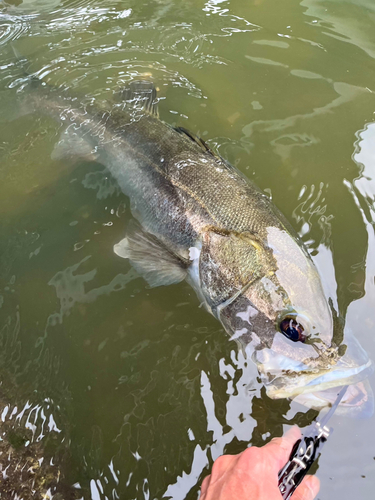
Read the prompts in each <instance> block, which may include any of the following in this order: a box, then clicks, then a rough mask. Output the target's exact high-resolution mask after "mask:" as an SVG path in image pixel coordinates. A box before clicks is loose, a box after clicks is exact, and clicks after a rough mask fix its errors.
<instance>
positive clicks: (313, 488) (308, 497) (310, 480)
mask: <svg viewBox="0 0 375 500" xmlns="http://www.w3.org/2000/svg"><path fill="white" fill-rule="evenodd" d="M319 489H320V481H319V479H318V478H317V477H316V476H306V477H305V479H304V480H303V481H302V483H301V484H300V485H299V486H298V488H297V489H296V491H295V492H294V493H293V500H314V498H315V497H316V495H317V494H318V493H319Z"/></svg>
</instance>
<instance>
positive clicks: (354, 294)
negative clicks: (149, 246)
mask: <svg viewBox="0 0 375 500" xmlns="http://www.w3.org/2000/svg"><path fill="white" fill-rule="evenodd" d="M11 44H12V45H13V46H14V47H15V48H16V49H17V51H18V52H20V53H21V54H22V56H23V57H27V59H28V61H29V70H30V71H31V72H35V73H37V74H38V75H39V76H40V77H41V78H43V79H44V81H45V82H47V83H48V84H50V85H53V86H55V87H59V88H60V91H61V93H64V94H67V95H68V94H69V93H70V92H72V93H75V94H77V95H80V96H82V100H83V101H85V100H86V102H95V101H96V102H98V103H100V102H103V101H104V100H111V99H113V96H114V93H116V92H117V91H118V90H119V89H121V88H123V87H124V86H125V85H126V82H128V81H131V80H133V79H138V78H142V77H147V78H152V79H153V80H154V82H155V84H156V85H157V87H158V88H159V96H160V104H159V109H160V116H161V118H162V119H163V120H165V121H167V122H168V123H171V124H174V125H179V126H184V127H186V128H188V129H190V130H191V131H193V132H195V133H197V134H198V135H200V136H201V137H203V138H204V139H205V140H206V141H207V142H208V144H209V145H210V146H211V147H212V148H213V149H215V150H216V151H218V152H219V153H220V154H221V155H222V156H224V157H225V158H227V159H228V160H229V161H230V162H231V163H233V164H234V165H236V166H237V168H239V169H240V170H241V171H242V172H243V173H245V174H246V175H247V176H249V177H250V178H251V179H252V180H253V181H254V182H256V184H258V186H260V187H261V188H262V189H264V190H265V191H266V192H267V193H269V194H270V195H271V196H272V198H273V200H274V202H275V203H276V205H277V206H278V207H279V208H280V209H281V210H282V212H283V213H284V214H285V215H286V216H287V218H288V219H289V220H290V222H291V223H292V224H293V225H294V227H295V228H296V229H297V230H298V231H299V233H300V235H301V236H302V238H303V240H304V242H305V243H306V245H307V247H308V248H309V251H310V252H311V254H312V256H313V258H314V261H315V263H316V265H317V266H318V268H319V270H320V272H321V273H322V277H323V281H324V286H325V287H326V290H327V293H329V294H330V295H331V296H332V297H333V298H334V301H335V303H336V304H337V307H338V309H339V310H340V312H341V314H342V315H343V316H345V317H346V322H347V325H348V326H350V328H351V329H352V330H353V331H354V332H355V334H356V336H357V338H358V339H359V340H360V342H361V344H362V345H363V347H364V348H365V349H366V350H367V351H368V352H369V354H370V356H371V357H372V358H375V328H374V327H375V308H374V303H375V284H374V276H375V238H374V222H375V210H374V199H375V94H374V92H375V83H374V82H375V64H374V57H375V5H374V3H373V2H372V1H370V0H348V1H346V2H343V1H340V0H322V1H317V0H302V1H300V2H299V1H297V0H291V1H289V2H280V1H279V0H248V1H246V2H244V1H241V0H231V1H220V0H208V1H206V2H204V1H203V0H185V1H183V2H182V1H179V0H148V1H144V2H140V1H139V0H138V1H136V0H133V1H131V0H129V1H125V0H121V1H120V0H118V1H116V0H94V1H90V2H89V1H88V0H63V1H59V0H44V1H40V0H25V1H24V2H22V0H9V1H8V2H7V3H4V2H3V3H1V2H0V106H1V109H2V112H1V116H0V346H1V349H0V374H1V380H2V385H1V387H0V405H1V407H0V412H1V419H2V421H3V426H4V429H5V430H4V432H5V431H7V432H8V430H9V429H12V428H13V427H14V429H16V430H17V433H18V434H19V433H20V432H21V431H20V430H19V428H21V429H24V435H22V436H21V438H22V439H19V440H18V441H17V443H18V447H17V446H16V444H17V443H15V441H14V443H13V444H14V446H15V447H16V448H17V449H18V450H20V449H21V451H22V450H23V448H27V447H29V449H32V450H33V453H34V454H35V456H36V458H38V456H39V455H40V456H45V457H46V458H45V460H44V463H47V461H48V460H49V461H50V460H51V459H52V462H51V463H53V464H55V466H56V469H53V470H52V471H50V470H48V473H49V474H51V476H52V477H55V478H56V477H57V476H58V472H57V470H59V471H60V479H59V483H60V486H59V487H60V490H61V492H62V493H61V494H62V495H63V497H64V498H69V495H70V496H71V497H73V496H74V493H72V489H71V487H72V486H73V490H76V492H77V495H76V496H77V498H82V497H83V498H85V499H86V498H92V499H95V500H96V499H99V498H103V499H104V498H108V499H117V498H126V499H133V498H134V499H142V500H143V499H160V498H162V497H165V498H172V499H173V500H182V499H184V498H187V499H196V498H197V497H198V491H199V485H200V483H201V481H202V479H203V477H204V476H205V475H207V474H208V472H209V470H210V466H211V464H212V461H213V460H214V459H215V458H217V457H218V456H219V455H220V454H222V453H224V452H225V453H237V452H239V451H242V450H243V449H245V448H246V447H247V446H248V445H249V444H253V445H262V444H264V443H266V442H267V441H268V440H270V439H271V438H272V437H274V436H277V435H281V434H282V432H283V431H285V430H286V429H287V427H288V426H289V425H292V424H294V423H298V424H299V425H300V426H305V425H308V424H309V423H310V422H311V420H312V418H313V417H314V416H315V415H316V413H315V412H313V411H306V409H304V408H303V407H301V406H297V405H293V404H290V402H288V401H272V400H270V399H268V398H267V397H266V395H265V393H264V390H263V389H262V386H261V385H260V383H259V381H258V379H257V372H256V370H255V368H254V366H253V365H252V364H251V363H250V364H248V363H247V362H246V361H245V360H244V359H243V356H242V355H241V354H240V353H238V351H237V348H236V345H235V344H234V343H231V342H230V341H229V340H228V337H227V336H226V335H225V333H224V331H223V329H222V328H221V326H220V324H219V323H218V322H217V321H216V320H215V319H214V318H213V317H210V316H209V315H208V314H207V313H206V312H205V311H204V310H203V309H202V308H199V301H198V299H197V298H196V296H195V294H194V292H193V291H192V289H191V288H190V287H189V285H187V284H186V283H181V284H179V285H174V286H170V287H162V288H160V289H149V288H148V287H147V286H146V283H145V282H144V281H143V280H142V279H141V278H139V277H138V276H137V274H136V273H135V272H134V271H133V270H132V269H131V267H130V266H129V264H128V262H126V261H124V260H122V259H119V258H118V257H117V256H116V255H115V254H114V253H113V245H114V243H117V242H118V241H119V240H120V239H121V238H123V237H124V231H125V227H126V224H127V222H128V220H129V219H130V208H129V203H128V200H127V198H126V197H125V196H124V195H123V194H122V193H121V192H120V191H119V189H118V187H117V186H116V184H115V182H114V181H113V180H112V179H111V178H110V176H109V174H108V172H107V171H106V170H105V168H104V167H103V166H102V165H99V164H97V163H95V162H90V161H85V162H83V161H79V162H76V161H73V159H71V160H57V159H52V158H53V154H52V153H53V149H54V146H55V144H56V143H57V141H58V140H59V136H60V133H61V132H62V130H63V127H62V125H61V124H60V123H56V122H54V121H53V120H52V119H51V118H49V117H46V116H43V115H41V114H40V115H39V114H37V113H36V114H35V113H34V114H32V115H30V114H22V112H20V109H19V108H18V106H17V103H18V102H19V101H20V96H24V95H25V92H27V88H26V87H24V85H23V78H24V75H23V73H22V68H21V67H20V65H19V64H18V63H17V61H16V58H15V56H14V53H13V50H12V47H11ZM51 155H52V156H51ZM371 383H372V385H373V387H374V378H372V380H371ZM374 423H375V420H374V417H372V418H370V419H368V420H363V421H358V420H351V419H347V418H346V419H345V418H344V417H339V416H336V417H334V419H333V425H334V427H335V433H334V434H333V436H332V438H331V439H330V442H329V444H327V445H326V448H325V449H324V454H323V456H322V458H321V459H320V461H319V468H318V471H317V473H318V475H319V477H320V479H321V482H322V488H321V493H320V494H319V498H320V499H321V500H325V499H327V500H328V499H330V500H338V499H340V500H351V499H352V498H353V497H356V498H362V499H363V500H370V499H372V498H373V491H374V487H375V480H374V478H375V433H374V431H373V429H374ZM30 447H31V448H30ZM32 447H34V448H32ZM51 467H52V466H51ZM43 474H45V472H43ZM56 498H57V497H56Z"/></svg>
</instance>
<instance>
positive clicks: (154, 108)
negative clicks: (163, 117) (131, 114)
mask: <svg viewBox="0 0 375 500" xmlns="http://www.w3.org/2000/svg"><path fill="white" fill-rule="evenodd" d="M121 97H122V99H123V100H124V101H126V102H127V103H129V104H131V105H132V106H133V107H134V108H136V109H140V110H143V111H147V112H148V113H150V114H151V115H153V116H156V117H159V112H158V104H157V92H156V88H155V85H154V84H153V83H152V82H150V81H148V80H136V81H134V82H130V83H129V85H128V86H127V87H126V88H125V89H124V90H123V91H122V93H121Z"/></svg>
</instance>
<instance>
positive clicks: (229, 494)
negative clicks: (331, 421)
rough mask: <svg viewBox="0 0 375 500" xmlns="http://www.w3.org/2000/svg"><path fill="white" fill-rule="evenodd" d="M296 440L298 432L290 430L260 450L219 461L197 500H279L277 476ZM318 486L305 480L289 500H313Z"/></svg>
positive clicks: (308, 478) (313, 479) (309, 478)
mask: <svg viewBox="0 0 375 500" xmlns="http://www.w3.org/2000/svg"><path fill="white" fill-rule="evenodd" d="M300 437H301V431H300V430H299V428H298V427H292V428H291V429H290V430H289V431H288V432H287V433H286V434H285V436H283V437H281V438H275V439H272V441H270V442H269V443H268V444H266V445H265V446H263V447H262V448H258V447H256V446H251V447H250V448H247V450H245V451H243V452H242V453H240V454H239V455H223V456H221V457H219V458H218V459H217V460H215V462H214V465H213V467H212V472H211V475H210V476H207V477H206V478H205V479H204V481H203V483H202V488H201V496H200V500H234V499H235V500H249V499H251V500H282V496H281V493H280V490H279V487H278V472H279V470H280V469H281V468H282V467H283V466H284V465H285V464H286V462H287V461H288V460H289V456H290V453H291V451H292V448H293V445H294V443H295V442H296V441H297V440H298V439H300ZM319 484H320V483H319V479H318V478H317V477H315V476H306V477H305V478H304V480H303V481H302V483H301V484H300V485H299V486H298V488H297V489H296V491H295V492H294V493H293V496H292V500H313V499H314V498H315V496H316V495H317V494H318V492H319Z"/></svg>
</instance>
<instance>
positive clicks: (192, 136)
mask: <svg viewBox="0 0 375 500" xmlns="http://www.w3.org/2000/svg"><path fill="white" fill-rule="evenodd" d="M175 130H176V131H177V132H178V133H180V134H185V135H186V136H187V137H189V139H191V140H192V141H194V142H195V143H196V144H198V146H199V147H200V148H201V149H202V150H203V151H204V152H207V153H210V154H211V155H212V156H213V157H214V158H216V159H217V160H220V161H221V162H224V163H227V162H226V161H225V160H224V158H222V157H221V156H220V155H219V154H217V153H215V151H213V150H212V149H211V148H210V146H209V145H208V144H207V143H206V142H205V141H204V140H203V139H202V138H201V137H199V136H197V135H195V134H193V132H190V130H187V129H186V128H184V127H175Z"/></svg>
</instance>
